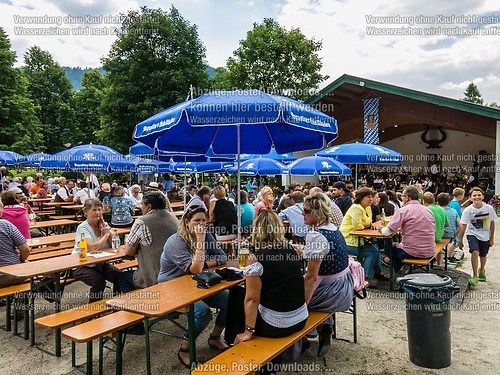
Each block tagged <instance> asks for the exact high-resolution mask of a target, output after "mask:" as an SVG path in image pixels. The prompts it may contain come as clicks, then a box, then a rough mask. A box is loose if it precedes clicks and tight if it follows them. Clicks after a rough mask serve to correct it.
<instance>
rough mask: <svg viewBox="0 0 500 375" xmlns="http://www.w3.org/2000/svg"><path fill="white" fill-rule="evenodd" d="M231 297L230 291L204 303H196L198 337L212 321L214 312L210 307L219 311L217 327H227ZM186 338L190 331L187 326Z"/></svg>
mask: <svg viewBox="0 0 500 375" xmlns="http://www.w3.org/2000/svg"><path fill="white" fill-rule="evenodd" d="M228 297H229V291H227V290H223V291H221V292H219V293H217V294H214V295H213V296H211V297H208V298H205V299H204V300H202V301H198V302H195V303H194V322H195V326H196V327H195V331H196V337H198V336H199V335H200V333H201V332H203V330H204V329H205V328H207V326H208V323H210V321H211V320H212V311H210V307H213V308H217V309H219V313H218V314H217V318H216V319H215V325H216V326H218V327H225V326H226V316H227V301H228ZM184 337H186V338H187V337H188V331H187V326H186V331H184Z"/></svg>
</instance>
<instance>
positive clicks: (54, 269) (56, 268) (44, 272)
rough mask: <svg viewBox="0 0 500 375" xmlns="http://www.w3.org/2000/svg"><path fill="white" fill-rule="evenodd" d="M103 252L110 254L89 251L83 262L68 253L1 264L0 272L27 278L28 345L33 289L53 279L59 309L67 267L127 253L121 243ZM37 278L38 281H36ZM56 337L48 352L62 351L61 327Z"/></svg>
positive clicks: (32, 340) (32, 322)
mask: <svg viewBox="0 0 500 375" xmlns="http://www.w3.org/2000/svg"><path fill="white" fill-rule="evenodd" d="M103 252H106V253H108V252H109V255H108V256H103V257H99V258H95V257H92V256H91V254H89V255H88V259H87V260H86V261H85V262H81V261H80V257H79V255H78V254H70V255H64V256H60V257H56V258H48V259H43V260H38V261H36V262H25V263H19V264H13V265H10V266H4V267H0V273H2V274H6V275H11V276H15V277H19V278H26V279H28V278H29V279H30V292H29V301H28V306H27V308H28V315H29V327H28V322H26V321H25V323H24V338H25V339H27V338H28V337H27V335H28V332H29V334H30V343H31V346H35V292H36V291H37V290H39V289H40V288H42V287H43V286H45V285H47V284H49V283H51V282H53V281H55V292H54V300H55V302H54V309H55V311H56V312H59V311H61V297H62V290H61V274H62V273H63V272H65V271H69V270H71V269H73V268H79V267H86V266H89V265H92V264H98V263H104V262H108V261H110V260H119V259H122V258H125V257H126V254H125V252H124V250H123V246H122V247H121V248H120V250H119V251H118V252H116V253H113V252H112V250H111V249H105V250H104V251H103ZM38 279H40V282H39V283H36V281H37V280H38ZM55 341H56V352H55V353H50V354H55V355H56V356H58V357H59V356H60V355H61V330H60V329H57V330H56V334H55ZM44 351H45V350H44Z"/></svg>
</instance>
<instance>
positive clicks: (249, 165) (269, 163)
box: [228, 158, 287, 176]
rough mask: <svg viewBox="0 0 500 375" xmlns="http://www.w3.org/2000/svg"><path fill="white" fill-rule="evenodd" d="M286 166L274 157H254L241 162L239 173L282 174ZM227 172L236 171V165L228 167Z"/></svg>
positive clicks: (244, 174)
mask: <svg viewBox="0 0 500 375" xmlns="http://www.w3.org/2000/svg"><path fill="white" fill-rule="evenodd" d="M286 167H287V166H286V165H285V164H283V163H281V162H279V161H277V160H274V159H268V158H254V159H248V160H245V161H243V162H241V165H240V174H241V175H243V176H255V175H257V174H258V175H261V176H275V175H277V174H282V173H283V171H284V170H285V169H286ZM228 172H229V173H231V174H235V173H238V171H237V167H236V166H234V167H232V168H230V169H229V170H228Z"/></svg>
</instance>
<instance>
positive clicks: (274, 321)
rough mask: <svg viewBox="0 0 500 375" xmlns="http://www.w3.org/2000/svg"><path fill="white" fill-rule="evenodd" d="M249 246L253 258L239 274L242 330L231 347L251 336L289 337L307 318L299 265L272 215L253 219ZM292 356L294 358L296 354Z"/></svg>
mask: <svg viewBox="0 0 500 375" xmlns="http://www.w3.org/2000/svg"><path fill="white" fill-rule="evenodd" d="M252 245H253V247H254V248H255V254H251V255H250V257H249V260H248V263H249V264H248V266H247V267H246V268H245V269H244V271H243V272H244V275H245V276H246V277H247V279H246V292H245V330H244V331H243V332H242V333H240V334H239V335H237V336H236V339H235V342H234V343H235V344H237V343H239V342H242V341H248V340H251V339H252V336H253V335H254V334H255V335H256V336H263V337H285V336H289V335H291V334H292V333H294V332H297V331H300V330H301V329H302V328H304V326H305V323H306V321H307V317H308V312H307V305H306V301H305V296H304V278H303V276H302V261H301V260H300V258H299V257H298V256H297V254H296V253H295V251H294V250H293V249H292V248H291V247H290V245H289V244H288V243H287V241H286V240H285V229H284V227H283V224H282V223H281V220H280V219H279V217H278V215H276V213H274V212H273V211H265V210H264V211H262V212H261V214H260V215H259V216H257V218H256V219H255V221H254V224H253V226H252ZM290 291H293V293H291V292H290ZM291 351H294V350H293V349H292V350H291ZM294 352H295V353H296V354H297V355H298V353H300V350H295V351H294ZM287 354H289V355H292V356H293V354H292V353H290V352H289V353H287ZM289 359H291V360H295V359H296V356H295V358H289Z"/></svg>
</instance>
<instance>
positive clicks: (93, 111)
mask: <svg viewBox="0 0 500 375" xmlns="http://www.w3.org/2000/svg"><path fill="white" fill-rule="evenodd" d="M105 86H106V84H105V79H104V76H103V75H102V74H101V73H100V72H99V70H97V69H94V70H90V71H88V72H85V73H84V74H83V78H82V87H83V88H82V89H81V90H80V91H78V92H76V93H75V114H76V119H77V121H78V128H77V129H75V132H74V133H73V134H72V135H71V137H70V138H69V139H68V142H69V143H72V144H73V145H75V144H78V143H97V141H98V140H97V136H96V134H97V131H98V130H99V129H100V127H101V114H100V110H99V108H100V106H101V102H102V99H103V97H104V88H105Z"/></svg>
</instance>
